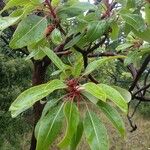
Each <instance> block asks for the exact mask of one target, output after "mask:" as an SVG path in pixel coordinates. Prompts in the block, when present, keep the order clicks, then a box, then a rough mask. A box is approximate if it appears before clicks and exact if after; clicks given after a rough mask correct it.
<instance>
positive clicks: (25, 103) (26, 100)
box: [9, 79, 66, 118]
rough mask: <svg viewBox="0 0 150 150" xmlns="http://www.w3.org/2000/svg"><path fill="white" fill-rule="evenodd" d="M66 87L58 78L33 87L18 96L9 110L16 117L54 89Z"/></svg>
mask: <svg viewBox="0 0 150 150" xmlns="http://www.w3.org/2000/svg"><path fill="white" fill-rule="evenodd" d="M64 88H66V85H65V84H64V83H63V82H62V81H61V80H58V79H55V80H52V81H50V82H48V83H46V84H41V85H38V86H34V87H31V88H29V89H28V90H26V91H24V92H23V93H21V94H20V95H19V96H18V97H17V99H16V100H15V101H14V102H13V103H12V104H11V106H10V108H9V111H11V115H12V117H13V118H14V117H16V116H17V115H19V114H20V113H22V112H23V111H25V110H27V109H28V108H30V107H31V106H32V105H33V104H34V103H35V102H37V101H39V100H41V99H42V98H44V97H46V96H47V95H49V94H50V93H52V92H53V91H55V90H58V89H64Z"/></svg>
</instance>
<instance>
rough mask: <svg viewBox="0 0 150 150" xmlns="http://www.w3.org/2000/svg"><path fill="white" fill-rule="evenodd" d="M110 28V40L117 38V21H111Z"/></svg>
mask: <svg viewBox="0 0 150 150" xmlns="http://www.w3.org/2000/svg"><path fill="white" fill-rule="evenodd" d="M111 29H112V32H111V34H110V36H111V39H112V40H116V39H117V38H118V36H119V30H120V29H119V25H118V23H117V22H113V23H112V24H111Z"/></svg>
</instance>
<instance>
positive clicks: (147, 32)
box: [133, 28, 150, 42]
mask: <svg viewBox="0 0 150 150" xmlns="http://www.w3.org/2000/svg"><path fill="white" fill-rule="evenodd" d="M133 32H134V33H135V35H136V36H138V37H139V38H141V39H143V40H144V41H146V42H150V36H149V35H150V28H147V29H145V30H143V31H136V30H133Z"/></svg>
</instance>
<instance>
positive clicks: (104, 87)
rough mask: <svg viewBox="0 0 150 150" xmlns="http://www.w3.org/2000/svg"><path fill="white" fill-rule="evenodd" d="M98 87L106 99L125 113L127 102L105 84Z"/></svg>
mask: <svg viewBox="0 0 150 150" xmlns="http://www.w3.org/2000/svg"><path fill="white" fill-rule="evenodd" d="M98 86H99V87H101V89H102V90H103V91H104V92H105V93H106V95H107V98H108V99H110V100H111V101H113V102H114V103H115V104H116V105H117V106H118V107H119V108H120V109H121V110H122V111H123V112H125V113H127V111H128V105H127V103H128V102H127V101H126V100H125V99H124V98H123V97H122V95H121V94H120V93H119V92H118V91H117V90H116V89H114V88H113V87H111V86H109V85H106V84H98Z"/></svg>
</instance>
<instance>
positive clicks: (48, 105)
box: [40, 99, 60, 119]
mask: <svg viewBox="0 0 150 150" xmlns="http://www.w3.org/2000/svg"><path fill="white" fill-rule="evenodd" d="M59 100H60V99H52V100H50V101H48V102H47V103H46V105H45V106H44V109H43V111H42V115H41V118H40V119H42V118H43V117H44V116H46V114H47V113H48V112H49V111H50V110H51V108H52V107H54V106H55V105H56V104H57V103H58V102H59Z"/></svg>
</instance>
